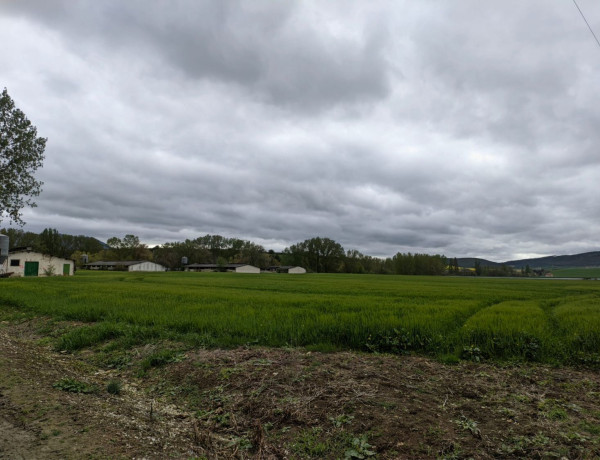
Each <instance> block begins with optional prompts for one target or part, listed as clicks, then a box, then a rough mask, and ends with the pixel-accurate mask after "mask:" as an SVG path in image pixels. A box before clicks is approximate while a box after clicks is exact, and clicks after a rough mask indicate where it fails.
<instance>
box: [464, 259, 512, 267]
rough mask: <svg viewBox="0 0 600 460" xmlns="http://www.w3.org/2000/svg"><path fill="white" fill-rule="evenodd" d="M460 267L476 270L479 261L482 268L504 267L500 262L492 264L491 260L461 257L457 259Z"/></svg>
mask: <svg viewBox="0 0 600 460" xmlns="http://www.w3.org/2000/svg"><path fill="white" fill-rule="evenodd" d="M457 261H458V266H459V267H463V268H475V262H477V261H479V264H480V265H481V266H482V267H499V266H500V265H502V264H501V263H499V262H492V261H491V260H486V259H478V258H477V257H461V258H459V259H457Z"/></svg>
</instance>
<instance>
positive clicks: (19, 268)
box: [2, 248, 75, 276]
mask: <svg viewBox="0 0 600 460" xmlns="http://www.w3.org/2000/svg"><path fill="white" fill-rule="evenodd" d="M2 271H3V272H4V273H7V274H11V276H61V275H65V276H70V275H73V274H74V272H75V261H73V260H71V259H63V258H61V257H54V256H51V255H49V254H42V253H41V252H34V251H32V250H31V248H15V249H14V250H13V251H11V252H9V254H8V258H7V259H6V261H5V262H4V264H3V266H2Z"/></svg>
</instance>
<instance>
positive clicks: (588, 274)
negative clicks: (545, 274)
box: [552, 268, 600, 278]
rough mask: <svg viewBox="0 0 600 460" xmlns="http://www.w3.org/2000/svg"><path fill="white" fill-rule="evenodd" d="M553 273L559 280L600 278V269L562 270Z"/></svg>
mask: <svg viewBox="0 0 600 460" xmlns="http://www.w3.org/2000/svg"><path fill="white" fill-rule="evenodd" d="M552 273H553V274H554V276H556V277H558V278H600V268H560V269H556V270H552Z"/></svg>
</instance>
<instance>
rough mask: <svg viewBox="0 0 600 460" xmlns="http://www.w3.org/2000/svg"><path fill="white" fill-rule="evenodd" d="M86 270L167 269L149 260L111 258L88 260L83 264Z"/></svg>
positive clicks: (161, 270)
mask: <svg viewBox="0 0 600 460" xmlns="http://www.w3.org/2000/svg"><path fill="white" fill-rule="evenodd" d="M85 268H86V269H87V270H115V271H127V272H164V271H166V270H167V268H166V267H164V266H163V265H160V264H157V263H155V262H150V261H149V260H113V261H104V260H99V261H97V262H90V263H89V264H85Z"/></svg>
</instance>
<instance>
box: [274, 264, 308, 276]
mask: <svg viewBox="0 0 600 460" xmlns="http://www.w3.org/2000/svg"><path fill="white" fill-rule="evenodd" d="M267 271H269V272H273V273H289V274H296V275H299V274H304V273H306V269H305V268H302V267H297V266H293V265H273V266H271V267H269V268H267Z"/></svg>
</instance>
